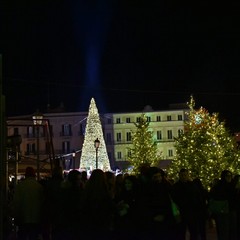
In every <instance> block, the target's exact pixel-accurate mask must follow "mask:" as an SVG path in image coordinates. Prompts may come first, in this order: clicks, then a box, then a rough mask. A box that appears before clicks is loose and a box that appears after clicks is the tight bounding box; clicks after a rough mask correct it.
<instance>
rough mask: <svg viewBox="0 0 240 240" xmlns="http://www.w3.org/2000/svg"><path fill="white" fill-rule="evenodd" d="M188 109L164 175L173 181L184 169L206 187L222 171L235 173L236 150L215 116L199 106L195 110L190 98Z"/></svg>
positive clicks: (238, 163) (225, 129) (237, 155)
mask: <svg viewBox="0 0 240 240" xmlns="http://www.w3.org/2000/svg"><path fill="white" fill-rule="evenodd" d="M188 106H189V112H187V113H186V114H187V117H188V120H187V121H186V122H185V131H184V133H182V134H181V135H180V136H179V137H178V138H176V139H175V147H176V156H175V159H174V160H173V161H172V164H171V166H170V168H169V170H168V172H169V175H170V176H172V177H173V178H174V179H175V178H176V177H177V176H178V172H179V170H180V169H181V168H187V169H188V170H189V171H190V174H191V176H192V178H196V177H198V178H200V179H201V180H202V182H203V184H204V186H205V187H207V188H209V187H210V186H211V184H212V183H213V181H214V179H218V178H219V177H220V175H221V172H222V171H223V170H224V169H228V170H230V171H232V172H233V173H236V171H237V170H239V166H240V159H239V150H238V148H237V143H236V140H235V139H234V137H233V136H232V135H231V134H230V132H229V130H228V129H227V128H226V127H225V122H221V121H219V117H218V113H213V114H210V113H209V112H208V111H207V110H206V109H204V108H203V107H200V108H199V109H198V110H195V109H194V107H195V101H194V99H193V97H192V96H191V98H190V102H189V103H188Z"/></svg>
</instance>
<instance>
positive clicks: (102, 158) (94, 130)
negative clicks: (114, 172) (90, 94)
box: [80, 98, 111, 171]
mask: <svg viewBox="0 0 240 240" xmlns="http://www.w3.org/2000/svg"><path fill="white" fill-rule="evenodd" d="M96 139H98V140H99V142H100V143H101V144H100V145H99V146H98V149H97V151H98V152H97V154H98V155H97V161H98V164H97V167H98V168H101V169H102V170H104V171H108V170H111V167H110V162H109V158H108V155H107V149H106V144H105V140H104V138H103V131H102V124H101V121H100V117H99V113H98V109H97V106H96V103H95V100H94V98H92V99H91V102H90V106H89V111H88V117H87V124H86V132H85V136H84V142H83V148H82V155H81V159H80V168H81V169H86V170H89V169H91V170H92V169H95V167H96V148H95V145H94V142H95V140H96Z"/></svg>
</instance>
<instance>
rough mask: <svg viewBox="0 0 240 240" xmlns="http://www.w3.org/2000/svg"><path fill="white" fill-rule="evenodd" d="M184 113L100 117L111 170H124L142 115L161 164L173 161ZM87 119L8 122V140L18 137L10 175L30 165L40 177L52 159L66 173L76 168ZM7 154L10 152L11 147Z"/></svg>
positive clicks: (67, 116)
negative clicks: (18, 142) (175, 143)
mask: <svg viewBox="0 0 240 240" xmlns="http://www.w3.org/2000/svg"><path fill="white" fill-rule="evenodd" d="M186 111H187V109H186V108H182V109H169V110H164V111H154V110H153V109H152V108H151V107H150V106H146V107H145V108H144V110H143V111H142V112H125V113H106V114H100V119H101V123H102V128H103V135H104V140H105V144H106V148H107V152H108V156H109V160H110V164H111V168H112V169H113V170H115V169H116V168H120V169H123V168H126V167H127V159H128V155H129V150H128V148H129V147H130V148H131V144H132V139H131V134H132V132H133V131H134V130H135V129H136V126H135V124H134V123H136V122H138V121H139V119H140V117H141V115H142V113H144V114H145V116H146V117H147V121H149V130H150V131H152V132H153V137H154V140H155V141H156V142H157V145H158V149H159V151H160V152H161V153H162V154H161V155H162V157H163V160H166V161H169V160H171V159H173V158H174V155H175V148H174V138H175V137H178V136H179V134H180V133H181V132H183V131H184V121H186ZM87 116H88V113H87V112H70V113H68V112H60V113H44V114H43V118H42V119H43V120H42V123H41V125H40V126H36V125H35V124H34V123H33V121H32V116H30V115H29V116H17V117H11V118H8V120H7V136H8V137H9V138H11V137H13V136H21V143H20V144H19V146H18V148H19V149H18V151H19V156H20V157H18V166H17V170H16V169H15V168H16V166H13V167H11V164H9V169H10V171H15V172H16V171H17V172H18V173H21V172H22V171H24V168H25V165H29V164H32V165H33V166H36V167H37V166H38V168H39V169H40V172H41V173H43V172H44V171H45V170H46V171H48V170H49V169H51V168H53V167H54V164H56V162H55V159H57V163H58V164H60V166H62V167H63V168H64V169H66V170H69V169H72V168H74V166H73V164H74V165H75V168H79V165H80V157H81V149H82V145H83V141H84V135H85V127H86V120H87ZM46 125H47V128H46ZM36 127H38V131H39V132H38V135H36ZM47 133H48V134H47ZM93 144H94V142H93ZM100 144H101V143H100ZM51 146H52V148H51ZM9 151H12V149H11V147H10V149H9ZM8 159H13V161H11V160H9V163H10V162H13V163H15V162H16V161H15V160H16V157H11V156H9V157H8ZM52 159H53V160H52ZM38 164H39V165H38ZM12 165H14V164H12ZM15 165H16V164H15ZM11 169H12V170H11Z"/></svg>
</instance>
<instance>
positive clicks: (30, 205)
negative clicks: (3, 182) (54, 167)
mask: <svg viewBox="0 0 240 240" xmlns="http://www.w3.org/2000/svg"><path fill="white" fill-rule="evenodd" d="M43 203H44V188H43V186H42V185H41V184H40V183H39V182H38V181H37V180H36V176H35V171H34V169H33V168H32V167H27V168H26V171H25V179H24V180H22V181H21V182H20V183H19V184H17V186H16V190H15V193H14V197H13V211H14V217H15V219H16V225H17V226H18V227H19V231H18V239H19V240H37V239H38V237H39V235H41V224H42V217H43V216H42V214H43Z"/></svg>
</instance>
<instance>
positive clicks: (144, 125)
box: [128, 114, 161, 174]
mask: <svg viewBox="0 0 240 240" xmlns="http://www.w3.org/2000/svg"><path fill="white" fill-rule="evenodd" d="M135 126H136V130H135V131H133V132H132V143H133V146H132V148H129V151H130V153H131V154H130V156H129V157H128V161H129V163H130V164H131V165H132V167H133V173H134V174H139V173H140V171H141V168H142V167H144V166H145V167H150V166H154V165H156V166H157V164H158V163H159V160H160V159H161V153H160V152H159V151H158V147H157V143H156V142H155V141H154V139H153V132H152V131H150V129H149V122H148V121H147V118H146V116H145V114H142V115H141V117H140V121H139V122H137V123H135Z"/></svg>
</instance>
